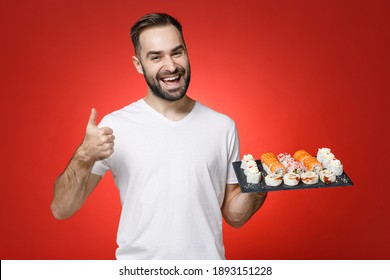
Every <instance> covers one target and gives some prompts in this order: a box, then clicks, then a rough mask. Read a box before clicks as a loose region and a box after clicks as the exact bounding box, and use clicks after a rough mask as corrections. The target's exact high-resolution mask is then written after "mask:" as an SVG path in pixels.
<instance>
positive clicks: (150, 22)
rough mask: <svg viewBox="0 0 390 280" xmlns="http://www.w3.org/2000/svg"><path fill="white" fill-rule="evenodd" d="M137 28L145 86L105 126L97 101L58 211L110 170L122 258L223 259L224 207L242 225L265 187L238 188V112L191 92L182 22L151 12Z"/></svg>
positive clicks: (137, 59) (59, 191)
mask: <svg viewBox="0 0 390 280" xmlns="http://www.w3.org/2000/svg"><path fill="white" fill-rule="evenodd" d="M131 37H132V41H133V44H134V48H135V53H136V56H134V57H133V63H134V66H135V68H136V70H137V71H138V72H139V73H141V74H143V75H144V77H145V80H146V83H147V86H148V91H147V94H146V96H145V97H144V98H143V99H140V100H138V101H136V102H134V103H132V104H130V105H128V106H126V107H124V108H123V109H121V110H118V111H115V112H113V113H111V114H109V115H107V116H105V117H104V118H103V120H102V121H101V123H100V124H99V127H98V126H97V125H96V110H95V109H92V111H91V115H90V118H89V121H88V124H87V128H86V133H85V137H84V140H83V142H82V144H81V145H80V146H79V147H78V149H77V150H76V152H75V154H74V156H73V158H72V160H71V161H70V162H69V164H68V166H67V167H66V169H65V171H64V172H63V173H62V174H61V175H60V176H59V178H58V179H57V181H56V183H55V191H54V197H53V201H52V205H51V209H52V212H53V214H54V216H55V217H56V218H57V219H65V218H68V217H70V216H71V215H73V214H74V213H75V212H76V211H77V210H78V209H80V208H81V206H82V205H83V203H84V202H85V200H86V199H87V197H88V196H89V194H90V193H91V192H92V191H93V190H94V188H95V187H96V185H97V184H98V183H99V181H100V179H101V178H102V176H103V175H104V174H105V173H106V172H107V171H108V170H111V171H112V173H113V176H114V179H115V182H116V185H117V187H118V189H119V192H120V198H121V203H122V213H121V218H120V223H119V228H118V235H117V243H118V249H117V251H116V257H117V258H118V259H224V258H225V253H224V246H223V241H222V216H223V217H224V218H225V220H226V221H227V223H229V224H230V225H232V226H233V227H236V228H238V227H240V226H242V225H243V224H244V223H246V222H247V221H248V220H249V218H250V217H251V216H252V215H253V214H254V213H255V212H256V211H257V210H258V209H259V208H260V206H261V205H262V204H263V202H264V200H265V198H266V194H265V193H250V194H248V193H245V194H243V193H241V192H240V188H239V186H238V184H237V179H236V176H235V174H234V171H233V168H232V162H234V161H237V160H239V156H240V155H239V141H238V136H237V132H236V128H235V124H234V122H233V121H232V120H231V119H230V118H229V117H227V116H225V115H222V114H220V113H217V112H215V111H213V110H211V109H209V108H207V107H206V106H204V105H202V104H200V103H199V102H196V101H195V100H192V99H191V98H190V97H188V96H187V95H186V91H187V88H188V86H189V82H190V76H191V73H190V64H189V60H188V55H187V48H186V45H185V42H184V38H183V34H182V28H181V25H180V23H179V22H178V21H177V20H176V19H174V18H172V17H171V16H169V15H167V14H148V15H145V16H144V17H142V18H141V19H140V20H139V21H138V22H137V23H136V24H135V25H134V26H133V27H132V29H131ZM114 132H115V136H114ZM114 140H115V152H114V148H113V147H114Z"/></svg>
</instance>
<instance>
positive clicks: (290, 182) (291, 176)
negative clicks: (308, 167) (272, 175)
mask: <svg viewBox="0 0 390 280" xmlns="http://www.w3.org/2000/svg"><path fill="white" fill-rule="evenodd" d="M300 179H301V176H299V175H298V174H296V173H293V172H290V173H287V174H285V175H284V176H283V181H284V184H285V185H287V186H296V185H298V184H299V181H300Z"/></svg>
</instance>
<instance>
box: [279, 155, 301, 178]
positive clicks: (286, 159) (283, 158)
mask: <svg viewBox="0 0 390 280" xmlns="http://www.w3.org/2000/svg"><path fill="white" fill-rule="evenodd" d="M277 158H278V160H279V161H280V162H281V163H282V164H283V165H284V167H286V170H287V173H296V174H301V173H302V172H303V171H304V169H305V168H304V167H303V165H302V163H300V162H299V161H297V160H296V159H295V158H293V157H292V156H291V155H290V154H289V153H280V154H278V156H277Z"/></svg>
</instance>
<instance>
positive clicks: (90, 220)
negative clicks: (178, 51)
mask: <svg viewBox="0 0 390 280" xmlns="http://www.w3.org/2000/svg"><path fill="white" fill-rule="evenodd" d="M154 11H164V12H168V13H171V14H172V15H174V16H176V17H177V18H178V19H179V20H180V21H181V22H182V24H183V26H184V35H185V38H186V42H187V45H188V48H189V54H190V60H191V66H192V74H193V75H192V81H191V86H190V90H189V92H188V94H189V95H190V96H191V97H193V98H195V99H197V100H199V101H200V102H202V103H204V104H207V105H209V106H210V107H212V108H214V109H216V110H218V111H221V112H223V113H226V114H228V115H230V116H231V117H232V118H233V119H235V121H236V123H237V126H238V130H239V133H240V139H241V153H242V154H244V153H252V154H254V155H255V156H256V158H259V156H260V154H261V153H263V152H268V151H271V152H274V153H279V152H290V153H293V152H294V151H295V150H297V149H300V148H304V149H306V150H307V151H309V152H311V153H315V152H316V151H317V148H319V147H330V148H332V151H333V152H334V153H335V155H336V156H337V157H338V158H339V159H341V160H342V162H343V163H344V166H345V170H346V171H347V173H348V175H349V176H350V177H351V178H352V179H353V181H354V183H355V186H354V187H351V188H329V189H313V190H300V191H284V192H273V193H270V195H269V197H268V200H267V201H266V203H265V204H264V206H263V208H262V209H261V211H260V212H258V213H257V214H256V215H255V216H254V217H253V218H252V219H251V220H250V221H249V222H248V223H247V224H246V225H245V226H244V227H243V228H241V229H238V230H236V229H233V228H231V227H229V226H228V225H226V224H225V225H224V239H225V244H226V255H227V257H228V258H229V259H389V258H390V242H389V240H388V238H389V236H390V226H389V221H390V211H389V206H388V204H389V202H388V200H389V195H390V192H389V188H390V186H389V185H388V181H389V180H388V178H387V173H388V171H387V168H388V157H389V148H388V143H389V125H388V119H389V117H388V116H389V113H388V107H389V102H388V94H389V86H388V82H389V19H388V18H389V17H388V11H389V7H388V5H387V4H386V1H372V0H371V1H329V0H328V1H310V0H307V1H255V0H253V1H249V0H240V1H191V3H187V2H185V1H173V0H171V1H163V0H159V1H152V0H148V1H129V0H123V1H96V0H95V1H92V0H91V1H86V0H79V1H48V0H47V1H41V0H39V1H8V0H7V1H2V2H1V9H0V20H1V25H0V31H1V33H0V34H1V38H0V40H1V52H0V56H1V75H0V78H1V85H0V87H1V88H0V91H1V96H2V98H1V100H2V102H1V107H2V110H1V112H0V114H1V115H0V117H1V120H2V124H1V132H2V134H1V137H0V139H1V149H2V154H3V157H2V160H1V163H0V164H1V173H2V181H1V184H0V207H1V213H0V214H1V233H0V234H1V235H0V236H1V240H0V258H1V259H113V258H114V257H115V255H114V253H115V248H116V243H115V239H116V230H117V225H118V220H119V215H120V203H119V195H118V192H117V190H116V187H115V185H114V183H113V180H112V177H111V175H107V176H106V177H105V178H104V179H103V181H102V183H101V184H100V185H99V187H98V188H97V189H96V190H95V192H94V193H93V194H92V195H91V196H90V198H89V199H88V200H87V202H86V204H85V205H84V207H83V208H82V209H81V210H80V211H79V212H78V213H77V214H75V215H74V216H73V217H72V218H71V219H69V220H65V221H57V220H55V219H54V218H53V217H52V214H51V212H50V210H49V205H50V201H51V198H52V194H53V182H54V181H55V178H56V177H57V176H58V175H59V173H60V172H62V170H63V168H64V167H65V166H66V164H67V162H68V160H69V159H70V158H71V156H72V154H73V152H74V151H75V149H76V147H77V146H78V145H79V144H80V142H81V140H82V137H83V134H84V129H85V125H86V123H87V120H88V117H89V113H90V108H91V107H96V108H97V111H98V113H99V118H101V117H102V116H103V115H104V114H107V113H109V112H111V111H113V110H116V109H119V108H121V107H123V106H125V105H127V104H128V103H130V102H132V101H135V100H137V99H139V98H141V97H143V96H144V95H145V93H146V87H145V82H144V79H143V77H142V76H140V75H139V74H137V72H136V71H135V69H134V67H133V65H132V63H131V55H132V54H133V50H132V46H131V42H130V39H129V28H130V26H131V25H132V24H133V23H134V22H135V21H136V20H137V19H138V18H139V17H140V16H141V15H143V14H144V13H147V12H154Z"/></svg>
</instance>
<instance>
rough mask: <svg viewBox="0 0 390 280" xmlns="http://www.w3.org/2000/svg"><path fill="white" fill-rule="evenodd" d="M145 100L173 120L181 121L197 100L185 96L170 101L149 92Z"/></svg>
mask: <svg viewBox="0 0 390 280" xmlns="http://www.w3.org/2000/svg"><path fill="white" fill-rule="evenodd" d="M144 101H145V102H146V103H147V104H148V105H149V106H151V107H152V108H153V109H154V110H156V111H157V112H159V113H160V114H161V115H163V116H164V117H166V118H167V119H170V120H171V121H180V120H181V119H183V118H185V117H186V116H187V115H188V114H189V113H190V112H191V111H192V109H193V108H194V105H195V100H193V99H191V98H189V97H188V96H184V97H183V98H181V99H180V100H177V101H168V100H164V99H162V98H160V97H157V96H155V95H154V94H153V93H148V94H147V95H146V96H145V97H144Z"/></svg>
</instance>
